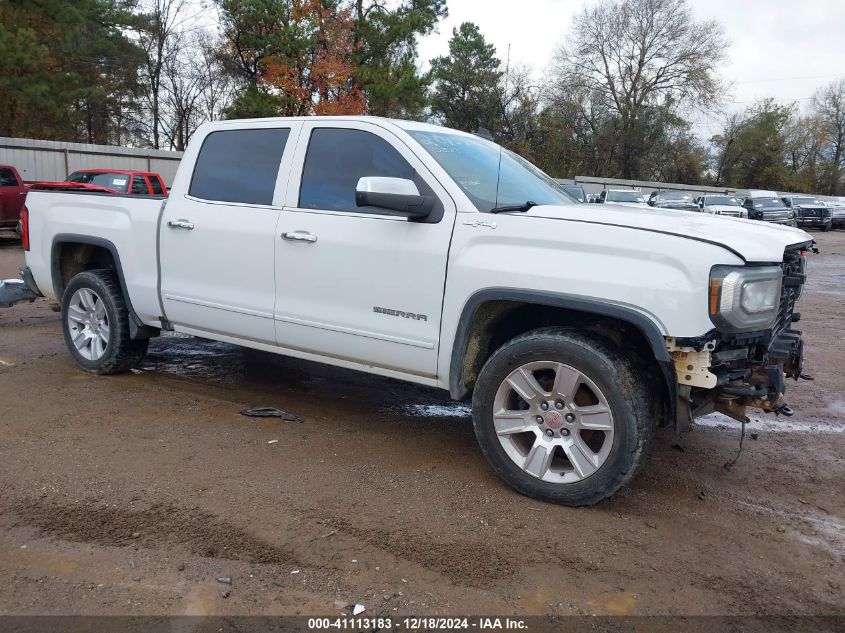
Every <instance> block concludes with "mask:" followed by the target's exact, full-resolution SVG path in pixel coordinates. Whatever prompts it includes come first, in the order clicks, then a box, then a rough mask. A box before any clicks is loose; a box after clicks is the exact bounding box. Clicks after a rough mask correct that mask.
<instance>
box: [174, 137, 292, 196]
mask: <svg viewBox="0 0 845 633" xmlns="http://www.w3.org/2000/svg"><path fill="white" fill-rule="evenodd" d="M289 135H290V128H250V129H241V130H217V131H214V132H211V133H210V134H209V135H208V136H206V137H205V139H204V140H203V143H202V147H201V148H200V151H199V154H198V155H197V160H196V163H195V164H194V173H193V175H192V177H191V184H190V187H189V188H188V194H189V195H190V196H193V197H195V198H199V199H202V200H209V201H217V202H232V203H240V204H256V205H272V204H273V192H274V190H275V187H276V178H277V176H278V173H279V166H280V164H281V161H282V154H284V151H285V146H286V145H287V141H288V137H289Z"/></svg>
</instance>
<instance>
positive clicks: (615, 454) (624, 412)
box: [472, 327, 656, 506]
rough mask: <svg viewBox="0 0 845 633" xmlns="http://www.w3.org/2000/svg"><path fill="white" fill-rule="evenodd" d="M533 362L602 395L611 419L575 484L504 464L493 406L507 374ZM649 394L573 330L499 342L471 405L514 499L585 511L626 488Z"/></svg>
mask: <svg viewBox="0 0 845 633" xmlns="http://www.w3.org/2000/svg"><path fill="white" fill-rule="evenodd" d="M535 361H554V362H561V363H564V364H566V365H570V366H571V367H573V368H575V369H577V370H578V371H580V372H581V373H582V374H583V375H584V376H587V377H588V378H589V379H590V380H592V381H593V382H594V383H595V385H596V386H597V387H598V388H599V389H600V390H601V391H602V392H603V394H604V397H605V398H606V400H607V403H608V405H609V407H610V410H611V412H612V415H613V421H614V426H613V429H614V434H613V442H612V445H611V449H610V453H609V454H608V455H607V457H606V460H605V462H604V463H603V464H602V465H601V466H600V467H599V468H598V469H597V470H596V471H595V472H594V473H593V474H591V475H589V476H586V477H585V478H583V479H581V480H580V481H576V482H572V483H554V482H546V481H543V480H542V479H539V478H537V477H534V476H533V475H531V474H529V473H527V472H525V471H524V470H523V469H522V468H521V467H519V466H518V465H517V464H515V463H514V461H512V460H511V458H510V457H508V455H507V453H506V452H505V449H504V448H503V447H502V444H501V442H500V441H499V438H498V436H497V435H496V431H495V427H494V423H493V402H494V398H495V394H496V392H497V390H498V388H499V385H501V384H502V382H503V381H504V380H505V379H506V378H507V377H508V376H509V375H510V374H511V372H513V371H514V370H516V369H517V368H519V367H521V366H523V365H525V364H526V363H530V362H535ZM652 391H653V389H652V387H651V386H650V383H649V381H648V380H647V375H646V372H645V371H643V370H642V369H639V368H638V367H637V365H636V363H635V362H634V361H633V360H632V359H630V358H628V357H627V356H625V355H624V354H622V353H621V352H620V351H619V350H618V349H616V348H615V346H614V345H613V344H612V343H611V342H609V341H608V340H606V339H604V338H602V337H600V336H597V335H595V334H592V333H588V332H584V331H583V330H578V329H574V328H566V327H554V328H543V329H539V330H534V331H532V332H529V333H527V334H524V335H521V336H519V337H517V338H515V339H513V340H511V341H509V342H508V343H505V344H504V345H503V346H502V347H500V348H499V349H498V350H496V351H495V352H494V353H493V355H492V356H491V357H490V358H489V359H488V360H487V362H486V363H485V365H484V367H483V368H482V370H481V373H480V374H479V376H478V380H477V382H476V386H475V391H474V393H473V399H472V409H473V424H474V427H475V434H476V437H477V438H478V442H479V444H480V446H481V451H482V452H483V453H484V456H485V457H486V458H487V461H488V462H489V463H490V465H491V466H492V467H493V470H494V471H496V473H497V474H498V475H499V476H500V477H501V478H502V479H503V480H504V481H505V482H506V483H507V484H508V485H509V486H511V487H512V488H514V489H515V490H517V491H518V492H520V493H522V494H524V495H527V496H529V497H533V498H535V499H540V500H543V501H550V502H554V503H559V504H563V505H567V506H584V505H592V504H595V503H598V502H599V501H601V500H603V499H606V498H607V497H610V496H611V495H613V494H614V493H615V492H617V491H618V490H619V489H620V488H622V487H623V486H624V485H625V484H627V483H628V482H629V481H630V480H631V479H632V478H633V476H634V474H635V473H636V471H637V469H638V468H639V466H640V465H641V464H642V463H643V461H644V459H645V456H646V454H647V452H648V448H649V446H650V444H651V439H652V436H653V430H654V424H655V421H654V413H653V412H654V411H655V410H656V408H655V406H654V405H655V403H654V401H653V394H652Z"/></svg>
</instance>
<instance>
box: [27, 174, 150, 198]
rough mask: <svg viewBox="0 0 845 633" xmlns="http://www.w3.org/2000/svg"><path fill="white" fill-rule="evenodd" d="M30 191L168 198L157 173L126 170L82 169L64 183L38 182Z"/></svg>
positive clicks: (31, 186)
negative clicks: (49, 190)
mask: <svg viewBox="0 0 845 633" xmlns="http://www.w3.org/2000/svg"><path fill="white" fill-rule="evenodd" d="M30 189H38V190H44V189H60V190H63V191H68V190H71V191H73V190H79V191H86V192H88V193H123V194H132V195H144V196H166V195H167V187H166V186H165V185H164V180H162V178H161V176H159V175H158V174H157V173H155V172H151V171H133V170H125V169H80V170H78V171H75V172H73V173H72V174H71V175H70V176H68V177H67V180H66V181H64V182H36V183H33V184H32V185H30Z"/></svg>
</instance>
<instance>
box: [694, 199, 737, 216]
mask: <svg viewBox="0 0 845 633" xmlns="http://www.w3.org/2000/svg"><path fill="white" fill-rule="evenodd" d="M696 203H697V204H698V207H699V208H700V209H701V212H702V213H712V214H713V215H726V216H728V217H732V218H747V217H748V210H747V209H745V208H743V206H742V202H740V201H739V198H737V197H736V196H729V195H727V194H707V195H704V196H699V197H698V198H696Z"/></svg>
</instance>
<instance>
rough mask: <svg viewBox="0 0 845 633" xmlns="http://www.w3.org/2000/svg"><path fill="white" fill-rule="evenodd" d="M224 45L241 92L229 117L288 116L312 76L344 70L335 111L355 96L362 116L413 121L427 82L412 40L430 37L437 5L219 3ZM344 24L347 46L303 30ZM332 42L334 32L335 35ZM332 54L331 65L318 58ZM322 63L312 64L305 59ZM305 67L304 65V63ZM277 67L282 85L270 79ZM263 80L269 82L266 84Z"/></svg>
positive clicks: (437, 1) (414, 0)
mask: <svg viewBox="0 0 845 633" xmlns="http://www.w3.org/2000/svg"><path fill="white" fill-rule="evenodd" d="M218 3H219V6H220V10H221V17H222V26H223V33H224V38H225V41H226V45H225V50H224V51H223V55H224V57H225V58H226V60H227V62H228V68H229V69H230V71H231V72H232V73H233V74H235V75H236V76H238V77H239V78H240V80H241V90H240V91H239V93H238V94H237V96H236V97H235V100H234V102H233V103H232V105H231V107H230V108H229V110H228V114H229V115H230V116H266V114H267V113H268V112H273V113H276V114H279V113H285V112H293V111H295V110H297V105H298V104H301V103H302V99H303V97H302V95H299V94H298V92H299V91H300V90H301V89H302V87H303V85H304V84H306V83H307V82H308V80H309V79H310V77H311V75H312V73H313V72H315V68H316V70H317V71H319V70H320V69H324V68H332V70H333V73H334V74H336V71H337V69H338V68H340V67H341V66H342V67H343V71H342V72H343V74H345V73H346V72H347V70H350V71H351V76H350V79H349V81H348V90H347V92H348V93H349V94H348V95H347V97H348V98H346V99H345V100H341V104H342V105H341V109H342V108H344V107H349V108H352V109H353V110H355V111H357V109H358V108H359V101H358V99H357V98H352V97H351V95H353V94H354V93H355V92H356V91H357V92H360V93H361V94H362V96H363V100H364V107H365V108H366V111H367V112H368V113H370V114H375V115H381V116H399V117H406V118H413V117H418V116H419V115H420V113H421V112H422V110H423V108H424V107H425V105H426V89H427V87H428V79H427V77H426V76H424V75H422V74H420V72H419V71H418V69H417V66H416V61H417V47H416V38H417V36H418V35H424V34H427V33H430V32H431V31H432V30H433V29H434V27H435V26H436V25H437V22H438V21H439V20H440V19H441V18H443V17H444V16H445V15H446V3H445V0H401V1H399V2H394V3H385V2H382V1H380V0H322V2H303V1H302V0H219V1H218ZM328 15H331V16H334V22H333V23H334V24H335V25H338V24H344V25H346V24H348V25H349V28H350V29H351V41H349V42H347V41H346V38H345V37H344V38H341V39H340V40H338V38H335V39H336V41H340V42H341V45H336V46H326V45H325V40H324V39H323V40H321V39H320V38H315V37H314V29H313V28H310V27H309V24H313V23H314V21H315V17H319V18H320V19H319V20H318V21H320V22H322V21H323V19H324V17H325V16H328ZM335 34H336V35H337V34H338V33H337V29H335ZM326 55H334V56H335V59H333V60H331V63H328V64H327V63H326V61H325V59H324V58H325V56H326ZM320 56H322V57H323V59H320V61H319V63H318V64H316V65H315V64H314V63H313V60H314V59H316V58H317V57H320ZM308 60H311V61H310V62H309V61H308ZM273 68H275V69H276V70H278V69H279V68H284V69H285V70H286V72H285V79H286V80H285V81H282V82H281V84H284V85H279V83H280V82H279V81H277V80H276V79H278V73H273V72H269V71H270V70H271V69H273ZM274 74H275V75H276V76H275V77H270V75H274ZM268 81H269V83H268Z"/></svg>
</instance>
